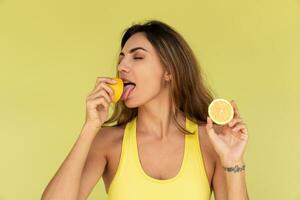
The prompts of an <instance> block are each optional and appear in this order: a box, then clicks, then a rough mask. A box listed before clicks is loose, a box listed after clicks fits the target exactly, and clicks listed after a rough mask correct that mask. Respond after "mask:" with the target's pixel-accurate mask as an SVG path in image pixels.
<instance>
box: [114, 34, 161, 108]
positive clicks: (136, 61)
mask: <svg viewBox="0 0 300 200" xmlns="http://www.w3.org/2000/svg"><path fill="white" fill-rule="evenodd" d="M118 71H119V77H120V78H121V79H128V80H129V81H130V82H133V83H135V84H136V86H135V88H134V90H133V91H132V92H131V93H130V95H129V97H128V98H127V99H126V100H125V101H124V103H125V104H126V106H127V107H131V108H132V107H139V106H140V105H144V104H146V103H147V102H149V101H151V100H153V99H154V98H155V97H158V95H159V94H161V93H162V91H164V90H165V89H166V88H163V85H164V84H163V82H164V77H165V76H164V69H163V66H162V64H161V62H160V59H159V56H158V54H157V52H156V50H155V49H154V47H153V46H152V44H151V43H150V42H149V41H148V40H147V38H146V36H145V35H144V33H136V34H134V35H132V36H131V37H130V38H129V39H128V40H127V42H126V43H125V45H124V47H123V49H122V50H121V53H120V57H119V64H118Z"/></svg>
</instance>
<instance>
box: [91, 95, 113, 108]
mask: <svg viewBox="0 0 300 200" xmlns="http://www.w3.org/2000/svg"><path fill="white" fill-rule="evenodd" d="M92 102H93V104H94V105H95V107H96V108H98V107H99V106H100V107H101V106H102V108H103V109H104V110H107V109H108V107H109V102H107V100H106V99H105V98H103V97H98V98H96V99H94V100H92Z"/></svg>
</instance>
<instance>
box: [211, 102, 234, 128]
mask: <svg viewBox="0 0 300 200" xmlns="http://www.w3.org/2000/svg"><path fill="white" fill-rule="evenodd" d="M233 114H234V112H233V107H232V105H231V104H230V103H229V101H227V100H225V99H221V98H219V99H214V100H213V101H212V102H211V103H210V104H209V106H208V115H209V117H210V118H211V119H212V120H213V121H214V122H215V123H216V124H219V125H224V124H227V123H228V122H230V121H231V120H232V118H233Z"/></svg>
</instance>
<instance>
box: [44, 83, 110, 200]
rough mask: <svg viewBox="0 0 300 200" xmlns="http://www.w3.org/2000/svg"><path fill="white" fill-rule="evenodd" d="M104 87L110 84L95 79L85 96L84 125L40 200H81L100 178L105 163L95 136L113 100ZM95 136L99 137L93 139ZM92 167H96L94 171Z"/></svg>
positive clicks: (108, 90)
mask: <svg viewBox="0 0 300 200" xmlns="http://www.w3.org/2000/svg"><path fill="white" fill-rule="evenodd" d="M106 83H109V84H113V83H114V82H113V81H112V80H111V79H110V78H102V77H100V78H98V79H97V81H96V86H95V88H94V90H93V91H92V92H91V93H90V94H89V95H88V97H87V99H86V121H85V123H84V125H83V127H82V129H81V132H80V134H79V137H78V138H77V140H76V142H75V144H74V145H73V147H72V149H71V151H70V153H69V154H68V155H67V157H66V159H65V160H64V162H63V163H62V164H61V166H60V167H59V169H58V170H57V172H56V173H55V175H54V177H53V178H52V179H51V180H50V182H49V183H48V185H47V187H46V188H45V190H44V192H43V194H42V200H50V199H51V200H60V199H61V200H78V199H79V198H80V199H84V198H86V197H87V195H88V193H89V192H90V191H91V188H92V187H93V186H94V185H95V184H96V182H97V180H98V179H99V178H100V177H101V176H102V173H103V171H104V168H105V165H106V159H105V155H104V151H101V146H104V145H100V143H101V139H98V138H101V137H100V135H99V134H102V133H101V132H102V130H103V129H101V126H102V124H103V122H104V121H105V120H106V119H107V116H108V110H109V105H110V103H111V102H112V98H113V91H112V89H111V88H110V87H109V86H107V85H106ZM100 129H101V130H100ZM104 129H105V128H104ZM97 134H98V135H99V137H97V139H96V136H97ZM99 141H100V142H99ZM99 145H100V146H99ZM99 150H100V151H99ZM93 163H97V168H96V167H95V166H96V165H95V164H93ZM93 166H94V167H93ZM82 174H84V175H85V176H84V179H85V180H84V181H85V183H86V184H81V182H82ZM86 179H88V181H86ZM83 187H84V188H83Z"/></svg>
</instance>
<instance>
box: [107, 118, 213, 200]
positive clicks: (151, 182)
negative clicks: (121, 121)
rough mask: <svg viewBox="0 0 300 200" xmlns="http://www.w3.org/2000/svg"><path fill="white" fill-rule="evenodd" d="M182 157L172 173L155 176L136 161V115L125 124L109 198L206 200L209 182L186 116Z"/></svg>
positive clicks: (125, 199) (194, 136)
mask: <svg viewBox="0 0 300 200" xmlns="http://www.w3.org/2000/svg"><path fill="white" fill-rule="evenodd" d="M185 125H186V129H187V130H189V131H190V132H193V133H194V134H193V135H190V134H189V135H185V145H184V157H183V161H182V164H181V168H180V170H179V172H178V173H177V175H176V176H174V177H172V178H170V179H164V180H160V179H156V178H153V177H151V176H149V175H147V174H146V173H145V172H144V170H143V168H142V165H141V163H140V160H139V156H138V146H137V142H136V117H135V118H134V119H133V120H131V121H130V122H128V123H127V124H126V127H125V131H124V136H123V141H122V150H121V157H120V161H119V165H118V169H117V172H116V174H115V176H114V178H113V180H112V182H111V185H110V187H109V190H108V199H109V200H141V199H143V200H154V199H155V200H160V199H164V200H166V199H172V200H183V199H188V200H209V199H210V197H211V190H210V185H209V183H208V179H207V175H206V172H205V168H204V163H203V158H202V155H201V151H200V149H199V147H200V146H199V140H198V125H197V124H196V123H194V122H192V121H191V120H189V119H188V118H186V123H185Z"/></svg>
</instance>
